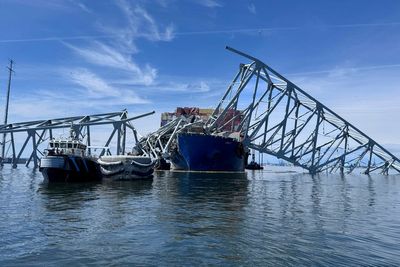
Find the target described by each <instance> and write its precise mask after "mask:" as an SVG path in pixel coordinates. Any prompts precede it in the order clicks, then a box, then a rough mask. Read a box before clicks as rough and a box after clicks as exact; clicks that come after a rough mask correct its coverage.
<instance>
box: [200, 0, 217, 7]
mask: <svg viewBox="0 0 400 267" xmlns="http://www.w3.org/2000/svg"><path fill="white" fill-rule="evenodd" d="M195 2H196V3H197V4H199V5H202V6H205V7H208V8H215V7H222V4H221V3H220V2H218V1H216V0H195Z"/></svg>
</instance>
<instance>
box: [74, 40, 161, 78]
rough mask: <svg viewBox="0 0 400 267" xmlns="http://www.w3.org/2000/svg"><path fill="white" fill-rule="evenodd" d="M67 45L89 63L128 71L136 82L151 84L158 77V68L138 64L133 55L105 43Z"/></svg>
mask: <svg viewBox="0 0 400 267" xmlns="http://www.w3.org/2000/svg"><path fill="white" fill-rule="evenodd" d="M66 45H67V46H68V47H69V48H70V49H72V50H73V51H74V52H75V53H77V54H78V55H80V56H81V57H83V58H84V59H85V60H86V61H88V62H89V63H92V64H95V65H99V66H105V67H111V68H114V69H119V70H122V71H124V72H126V71H128V72H129V76H131V77H132V76H133V77H134V78H135V80H134V84H143V85H150V84H152V83H153V82H154V80H155V78H156V77H157V69H155V68H153V67H151V66H150V65H148V64H146V65H145V66H138V64H136V63H135V62H134V61H133V59H132V57H131V56H129V55H128V54H123V52H121V51H119V50H117V49H115V48H113V47H111V46H108V45H106V44H104V43H101V42H93V43H92V45H91V46H89V47H85V48H81V47H77V46H73V45H71V44H66Z"/></svg>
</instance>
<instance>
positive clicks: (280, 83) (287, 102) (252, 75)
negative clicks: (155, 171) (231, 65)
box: [205, 47, 400, 174]
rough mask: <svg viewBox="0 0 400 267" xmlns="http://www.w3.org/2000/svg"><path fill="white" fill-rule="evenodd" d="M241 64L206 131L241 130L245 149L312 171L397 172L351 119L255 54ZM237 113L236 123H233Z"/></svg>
mask: <svg viewBox="0 0 400 267" xmlns="http://www.w3.org/2000/svg"><path fill="white" fill-rule="evenodd" d="M227 49H228V50H230V51H232V52H234V53H237V54H239V55H241V56H244V57H246V58H247V59H250V60H251V63H249V64H241V65H240V69H239V72H238V73H237V74H236V76H235V77H234V79H233V81H232V83H231V84H230V85H229V87H228V89H227V90H226V92H225V94H224V96H223V97H222V99H221V101H220V102H219V104H218V105H217V107H216V109H215V111H214V113H213V114H212V116H211V117H210V119H209V120H208V121H207V123H206V125H205V130H206V131H207V132H209V133H218V132H222V131H224V130H225V131H226V128H227V126H228V127H229V126H231V129H230V130H231V131H233V132H235V131H236V132H240V133H241V136H243V142H244V144H245V145H247V146H248V147H249V148H253V149H255V150H257V151H259V152H260V153H267V154H270V155H273V156H276V157H277V158H280V159H284V160H286V161H288V162H290V163H292V164H294V165H296V166H300V167H303V168H304V169H306V170H308V171H309V172H310V173H311V174H315V173H318V172H322V171H328V172H335V171H338V170H340V171H341V172H342V173H343V172H347V173H351V172H353V171H354V170H355V169H360V168H361V171H362V172H363V173H365V174H369V173H372V172H381V173H384V174H387V173H388V172H389V170H393V171H395V172H400V161H399V159H398V158H397V157H396V156H394V155H393V154H392V153H390V152H389V151H388V150H386V149H385V148H384V147H382V146H381V145H379V144H378V143H377V142H375V141H374V140H373V139H372V138H370V137H368V136H367V135H366V134H365V133H363V132H362V131H360V130H359V129H358V128H356V127H355V126H354V125H352V124H351V123H350V122H348V121H346V120H345V119H343V118H342V117H341V116H339V115H338V114H336V113H335V112H334V111H332V110H331V109H329V108H328V107H326V106H325V105H323V104H322V103H321V102H319V101H318V100H317V99H315V98H314V97H312V96H311V95H309V94H308V93H306V92H305V91H304V90H302V89H301V88H299V87H298V86H297V85H295V84H294V83H292V82H291V81H289V80H288V79H286V78H285V77H283V76H282V75H281V74H279V73H278V72H277V71H275V70H274V69H272V68H271V67H269V66H268V65H266V64H265V63H263V62H262V61H260V60H259V59H257V58H254V57H252V56H249V55H247V54H244V53H242V52H240V51H238V50H235V49H233V48H230V47H227ZM238 118H240V120H241V123H240V124H239V125H237V124H234V123H233V121H234V120H235V119H238Z"/></svg>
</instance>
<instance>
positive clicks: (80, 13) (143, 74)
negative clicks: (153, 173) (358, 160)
mask: <svg viewBox="0 0 400 267" xmlns="http://www.w3.org/2000/svg"><path fill="white" fill-rule="evenodd" d="M0 20H1V23H0V32H1V33H2V34H1V36H0V65H2V66H4V67H5V66H6V65H7V63H8V59H9V58H12V59H14V60H15V61H16V66H15V70H16V75H15V76H14V79H13V86H12V96H11V105H10V121H20V120H33V119H40V118H51V117H59V116H70V115H79V114H82V115H83V114H91V113H97V112H108V111H110V112H111V111H117V110H122V109H124V108H127V109H128V111H129V112H130V113H131V114H132V115H133V114H138V113H144V112H148V111H151V110H155V111H157V114H156V115H155V116H153V117H151V118H148V119H146V120H141V121H137V123H136V125H137V127H138V128H139V131H141V132H142V133H146V132H148V131H150V130H154V129H156V128H157V126H158V125H159V120H160V112H162V111H172V110H174V109H175V107H176V106H200V107H214V106H215V105H216V104H217V102H218V100H219V98H220V97H221V96H222V93H223V92H224V90H225V88H226V87H227V85H228V84H229V81H230V80H231V79H232V78H233V76H234V75H235V74H236V71H237V70H238V65H239V63H241V62H246V60H244V59H242V58H240V57H238V56H237V55H235V54H232V53H230V52H228V51H226V50H225V49H224V48H225V46H226V45H229V46H232V47H235V48H237V49H239V50H243V51H245V52H247V53H250V54H252V55H254V56H256V57H258V58H260V59H262V60H263V61H264V62H265V63H267V64H269V65H270V66H272V67H273V68H274V69H276V70H278V71H279V72H281V73H282V74H284V75H285V76H287V77H288V78H289V79H291V80H292V81H293V82H294V83H296V84H297V85H299V86H300V87H302V88H303V89H304V90H305V91H307V92H309V93H310V94H311V95H313V96H315V97H316V98H317V99H319V100H320V101H322V102H323V103H325V104H326V105H327V106H329V107H331V108H332V109H333V110H335V111H337V112H338V113H339V114H340V115H342V116H343V117H345V118H347V119H348V120H349V121H351V122H352V123H353V124H354V125H356V126H358V127H359V128H360V129H361V130H364V131H365V132H366V133H367V134H369V135H370V136H371V137H373V138H375V139H376V140H377V141H378V142H381V143H383V144H400V134H399V130H400V126H399V123H398V121H399V118H398V114H400V104H399V103H400V96H399V95H400V94H399V93H400V89H399V87H400V86H399V85H400V75H399V74H400V2H399V1H397V0H395V1H379V2H377V1H355V0H346V1H344V0H343V1H340V0H339V1H324V0H319V1H247V0H238V1H222V0H154V1H129V0H120V1H94V0H92V1H88V0H86V1H84V0H64V1H61V0H60V1H57V0H53V1H45V0H30V1H25V0H0ZM243 60H244V61H243ZM6 84H7V71H6V69H5V68H0V89H1V91H0V101H1V103H4V97H5V88H6ZM1 106H3V104H2V105H1ZM0 112H1V113H2V112H3V110H1V111H0Z"/></svg>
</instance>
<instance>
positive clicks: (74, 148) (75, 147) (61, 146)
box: [48, 139, 86, 157]
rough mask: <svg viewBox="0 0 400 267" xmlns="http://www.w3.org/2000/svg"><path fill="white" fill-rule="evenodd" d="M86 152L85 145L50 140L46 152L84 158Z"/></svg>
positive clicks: (71, 141) (72, 141)
mask: <svg viewBox="0 0 400 267" xmlns="http://www.w3.org/2000/svg"><path fill="white" fill-rule="evenodd" d="M85 151H86V145H85V144H82V143H81V142H79V141H78V140H60V139H52V140H50V142H49V147H48V152H49V154H56V155H60V154H66V155H76V156H81V157H82V156H84V155H85Z"/></svg>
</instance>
